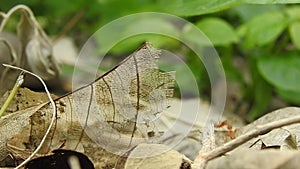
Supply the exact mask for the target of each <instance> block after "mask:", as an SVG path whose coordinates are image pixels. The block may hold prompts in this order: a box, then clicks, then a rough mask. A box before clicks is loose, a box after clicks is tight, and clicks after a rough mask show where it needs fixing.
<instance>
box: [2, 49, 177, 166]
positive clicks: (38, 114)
mask: <svg viewBox="0 0 300 169" xmlns="http://www.w3.org/2000/svg"><path fill="white" fill-rule="evenodd" d="M159 55H160V51H159V50H156V49H154V48H153V47H152V46H151V45H150V44H149V43H145V44H144V45H143V46H142V47H141V48H140V49H139V50H137V51H136V52H134V53H133V54H132V55H130V56H129V57H128V58H126V59H125V60H124V61H122V62H121V63H120V64H119V65H118V66H116V67H115V68H113V69H112V70H111V71H109V72H107V73H106V74H104V75H103V76H101V77H100V78H98V79H96V80H95V82H93V83H92V84H89V85H86V86H84V87H82V88H80V89H78V90H76V91H74V92H72V93H71V94H68V95H65V96H63V97H60V98H57V99H55V103H56V106H57V110H56V111H57V115H56V116H57V118H56V121H55V125H54V126H53V128H52V130H51V133H50V135H49V136H48V138H47V139H46V142H45V143H44V145H43V148H42V149H41V151H40V152H39V154H47V153H49V152H51V150H53V149H57V148H64V149H72V150H76V151H81V152H84V153H85V154H86V155H87V156H89V158H91V159H92V161H93V162H95V163H97V162H100V161H103V158H105V157H103V155H102V156H101V155H99V154H101V153H106V154H105V156H107V157H108V158H110V159H109V160H107V162H109V161H117V159H118V157H117V156H114V155H107V154H109V153H108V152H107V151H110V152H112V153H114V154H118V155H124V154H126V152H127V151H128V150H130V149H131V148H132V147H134V146H135V145H137V144H139V143H142V142H153V141H155V139H154V138H157V137H159V135H158V133H159V131H157V128H156V125H155V123H156V122H157V119H158V118H159V116H160V114H161V113H162V112H163V111H164V110H165V109H166V108H167V107H168V106H169V100H168V99H169V98H170V97H172V95H173V89H172V88H173V85H174V81H175V74H174V72H164V73H162V72H160V71H159V69H158V66H157V60H158V58H159ZM32 111H33V112H32ZM51 111H52V107H51V105H50V104H49V103H46V104H45V105H43V106H40V107H38V108H37V109H32V110H31V111H30V110H28V112H26V113H25V114H27V116H28V119H23V120H27V122H26V125H23V126H17V127H21V129H22V130H21V129H19V130H20V131H18V133H15V135H10V138H6V139H5V140H2V138H1V140H0V143H1V144H2V145H0V146H2V150H6V151H7V150H12V149H14V150H16V147H18V149H19V152H17V153H16V152H13V153H14V155H15V156H19V157H22V150H23V151H33V150H34V149H35V148H36V147H37V145H38V144H39V143H40V140H41V138H42V137H43V135H44V134H45V131H46V129H47V127H48V125H49V123H50V119H51ZM29 112H30V113H29ZM3 119H4V118H1V119H0V126H1V124H3V123H7V124H8V125H7V126H8V128H7V129H6V130H1V133H0V135H1V136H2V135H6V134H7V132H9V130H10V129H9V127H11V128H12V127H15V126H10V125H9V124H10V123H11V121H12V120H13V119H9V118H8V119H7V118H6V122H5V121H3ZM149 133H151V135H149ZM18 134H19V135H18ZM12 138H13V139H12ZM20 138H22V139H20ZM158 139H159V138H158ZM6 142H7V147H6V148H5V149H4V148H3V144H5V143H6ZM0 148H1V147H0ZM23 155H24V153H23ZM22 158H24V157H22ZM99 158H100V159H99ZM101 158H102V159H101ZM113 158H115V160H113ZM95 167H96V166H95ZM96 168H97V167H96Z"/></svg>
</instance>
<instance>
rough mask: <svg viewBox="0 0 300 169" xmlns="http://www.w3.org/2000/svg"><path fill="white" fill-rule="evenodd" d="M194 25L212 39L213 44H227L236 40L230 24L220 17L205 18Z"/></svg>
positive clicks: (236, 37)
mask: <svg viewBox="0 0 300 169" xmlns="http://www.w3.org/2000/svg"><path fill="white" fill-rule="evenodd" d="M196 26H197V27H198V28H199V29H200V30H201V31H203V33H204V34H205V35H206V36H207V37H208V38H209V40H211V41H212V43H213V44H214V45H229V44H231V43H236V42H238V36H237V35H236V34H235V31H234V29H233V28H232V26H231V25H230V24H229V23H227V22H226V21H224V20H222V19H220V18H205V19H203V20H201V21H199V22H197V23H196Z"/></svg>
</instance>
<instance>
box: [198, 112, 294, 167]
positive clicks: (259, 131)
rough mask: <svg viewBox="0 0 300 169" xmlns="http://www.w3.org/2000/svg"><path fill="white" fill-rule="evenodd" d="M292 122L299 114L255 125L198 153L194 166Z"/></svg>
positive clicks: (201, 164)
mask: <svg viewBox="0 0 300 169" xmlns="http://www.w3.org/2000/svg"><path fill="white" fill-rule="evenodd" d="M294 123H300V115H298V116H294V117H290V118H285V119H281V120H278V121H274V122H270V123H267V124H265V125H258V126H256V127H255V129H253V130H251V131H249V132H247V133H245V134H243V135H241V136H239V137H237V138H236V139H234V140H232V141H229V142H227V143H225V144H224V145H223V146H220V147H217V148H215V149H213V150H211V151H209V152H206V153H199V155H198V157H197V158H196V160H195V161H194V164H195V166H197V168H198V169H201V167H199V166H202V167H203V166H204V165H205V164H203V163H207V162H208V161H209V160H212V159H214V158H217V157H219V156H221V155H224V154H225V153H227V152H229V151H231V150H233V149H235V148H237V147H238V146H240V145H242V144H244V143H245V142H247V141H249V140H251V139H252V138H254V137H257V136H259V135H263V134H266V133H268V132H270V131H271V130H273V129H276V128H280V127H283V126H287V125H291V124H294Z"/></svg>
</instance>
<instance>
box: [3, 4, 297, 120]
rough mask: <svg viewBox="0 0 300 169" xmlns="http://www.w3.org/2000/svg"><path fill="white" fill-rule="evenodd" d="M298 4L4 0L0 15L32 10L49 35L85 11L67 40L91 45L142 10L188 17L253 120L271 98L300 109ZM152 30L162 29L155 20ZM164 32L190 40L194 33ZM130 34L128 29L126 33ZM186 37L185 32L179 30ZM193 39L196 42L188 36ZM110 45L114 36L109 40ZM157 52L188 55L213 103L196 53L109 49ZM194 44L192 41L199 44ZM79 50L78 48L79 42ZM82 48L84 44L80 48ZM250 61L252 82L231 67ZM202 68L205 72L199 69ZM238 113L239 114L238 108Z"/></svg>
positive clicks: (170, 44) (156, 40)
mask: <svg viewBox="0 0 300 169" xmlns="http://www.w3.org/2000/svg"><path fill="white" fill-rule="evenodd" d="M299 2H300V1H299V0H162V1H160V0H125V1H124V0H90V1H85V0H72V1H71V0H64V1H61V0H44V1H39V0H22V1H21V0H15V1H8V0H5V1H0V10H1V11H8V10H9V9H10V8H11V7H13V6H14V5H16V4H20V3H22V4H26V5H28V6H29V7H30V8H31V9H32V10H33V11H34V13H35V14H36V15H37V16H38V19H39V21H40V22H41V24H42V25H43V27H44V28H45V30H46V32H48V33H49V34H50V35H51V34H52V35H55V34H59V32H60V31H61V30H63V29H64V27H65V25H66V23H68V22H69V21H70V20H71V19H72V18H73V17H74V16H75V15H76V14H78V13H82V15H81V17H80V18H79V20H78V22H77V24H76V25H75V26H74V27H72V29H71V30H70V31H69V32H68V35H70V36H72V37H74V38H75V39H79V42H80V39H82V40H86V38H88V36H90V35H91V34H92V33H94V31H96V30H97V29H98V28H100V27H101V26H102V25H104V24H106V23H108V22H109V21H112V20H114V19H116V18H119V17H122V16H125V15H128V14H133V13H137V12H146V11H151V12H166V13H170V14H174V15H177V16H180V17H184V18H185V19H187V20H189V21H190V22H192V23H194V24H195V25H196V26H197V27H198V28H200V29H201V30H202V31H203V32H204V33H205V34H206V35H207V36H208V37H209V39H210V40H211V41H212V43H213V44H214V46H215V47H216V48H217V50H218V52H219V55H220V57H221V60H222V62H223V64H224V65H223V66H224V68H225V73H226V77H227V80H228V81H232V82H236V83H238V84H239V85H240V86H241V90H239V91H237V92H239V93H240V95H241V96H242V99H241V100H240V101H239V102H238V103H237V105H236V107H238V106H239V105H240V104H241V103H242V102H247V103H248V109H247V112H248V117H247V118H248V119H249V120H253V119H255V118H257V117H258V116H260V115H262V113H264V112H266V111H268V110H269V109H270V103H271V100H272V98H279V99H280V100H282V101H284V102H285V103H287V104H288V105H300V87H299V84H300V52H299V49H300V5H298V4H297V3H299ZM151 22H153V25H155V24H165V23H162V22H160V21H159V20H153V21H151ZM164 27H165V29H166V30H167V31H173V32H174V33H179V34H183V35H185V34H189V35H192V34H193V33H192V32H189V29H183V30H175V29H173V28H172V27H171V26H170V25H165V26H164ZM127 29H132V28H124V31H126V30H127ZM180 31H181V32H180ZM185 38H190V40H193V36H188V37H185ZM107 39H108V40H109V37H107ZM145 40H149V41H151V42H152V43H153V44H155V46H156V47H162V48H167V49H171V50H178V51H179V52H181V53H183V54H184V55H185V57H186V58H185V59H186V62H187V63H188V64H189V66H190V68H191V69H192V71H193V73H194V74H195V77H196V79H197V82H198V84H199V87H200V89H201V92H202V93H207V97H208V98H209V94H208V93H210V92H209V90H210V84H209V81H208V78H207V75H206V71H205V69H204V67H203V66H202V65H201V62H199V61H198V60H197V59H195V58H196V57H195V56H194V54H193V52H191V51H189V50H187V49H186V48H184V47H182V45H181V44H180V43H179V42H177V41H175V40H173V39H170V38H166V37H152V36H147V35H145V36H140V37H136V38H135V39H129V40H128V41H124V42H122V43H120V44H119V45H117V46H116V47H115V48H113V49H112V50H111V53H112V54H114V55H118V56H120V55H122V54H127V53H129V52H130V51H132V50H134V49H135V48H136V46H138V44H139V43H140V42H142V41H145ZM196 40H197V39H195V41H196ZM79 44H80V43H79ZM80 45H82V44H80ZM236 59H242V60H244V61H245V62H246V65H247V67H246V68H247V70H246V71H247V72H248V74H249V75H248V77H247V76H246V75H245V73H244V72H243V71H242V70H241V68H240V67H238V66H236V65H235V64H234V63H233V62H234V61H235V60H236ZM199 65H200V66H199ZM236 110H238V108H236Z"/></svg>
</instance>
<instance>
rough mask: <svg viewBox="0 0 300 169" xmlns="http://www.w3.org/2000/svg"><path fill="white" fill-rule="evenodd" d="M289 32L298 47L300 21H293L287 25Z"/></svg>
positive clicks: (299, 41) (299, 44) (299, 43)
mask: <svg viewBox="0 0 300 169" xmlns="http://www.w3.org/2000/svg"><path fill="white" fill-rule="evenodd" d="M289 32H290V36H291V39H292V41H293V44H294V45H295V46H296V47H297V48H298V49H300V21H299V22H294V23H292V24H291V25H290V26H289Z"/></svg>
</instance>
